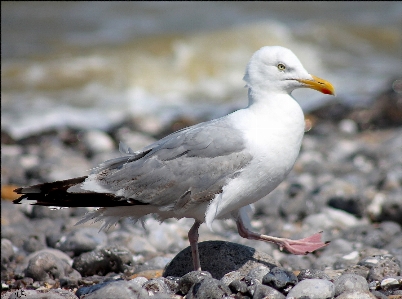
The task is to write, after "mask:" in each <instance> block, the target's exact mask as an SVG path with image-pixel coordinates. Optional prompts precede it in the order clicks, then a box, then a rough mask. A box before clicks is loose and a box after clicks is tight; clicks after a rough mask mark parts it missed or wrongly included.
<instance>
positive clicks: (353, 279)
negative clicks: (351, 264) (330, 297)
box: [334, 274, 369, 296]
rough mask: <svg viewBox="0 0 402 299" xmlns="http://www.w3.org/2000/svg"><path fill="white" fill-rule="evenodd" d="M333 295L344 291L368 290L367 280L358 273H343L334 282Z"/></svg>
mask: <svg viewBox="0 0 402 299" xmlns="http://www.w3.org/2000/svg"><path fill="white" fill-rule="evenodd" d="M334 285H335V296H338V295H340V294H342V293H344V292H352V291H361V292H368V291H369V286H368V283H367V281H366V280H365V279H364V278H363V277H362V276H360V275H356V274H343V275H341V276H340V277H339V278H338V279H337V280H335V282H334Z"/></svg>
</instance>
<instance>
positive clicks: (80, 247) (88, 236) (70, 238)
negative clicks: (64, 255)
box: [55, 227, 107, 256]
mask: <svg viewBox="0 0 402 299" xmlns="http://www.w3.org/2000/svg"><path fill="white" fill-rule="evenodd" d="M106 244H107V236H106V234H105V233H104V232H103V231H99V229H96V228H92V227H84V228H76V229H74V230H72V231H70V232H68V233H67V234H62V235H61V237H60V239H59V240H57V242H56V244H55V248H57V249H59V250H61V251H64V252H73V253H74V256H78V255H80V254H81V253H84V252H88V251H91V250H94V249H96V248H97V247H102V246H106Z"/></svg>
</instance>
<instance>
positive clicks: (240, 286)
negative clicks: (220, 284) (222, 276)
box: [229, 279, 247, 295]
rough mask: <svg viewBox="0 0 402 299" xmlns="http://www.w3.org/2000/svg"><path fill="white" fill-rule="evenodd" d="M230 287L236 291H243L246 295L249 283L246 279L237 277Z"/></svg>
mask: <svg viewBox="0 0 402 299" xmlns="http://www.w3.org/2000/svg"><path fill="white" fill-rule="evenodd" d="M229 289H230V290H231V291H232V292H233V293H234V294H236V293H241V294H242V295H245V294H246V293H247V284H246V282H245V281H242V280H238V279H235V280H233V281H232V282H231V283H230V284H229Z"/></svg>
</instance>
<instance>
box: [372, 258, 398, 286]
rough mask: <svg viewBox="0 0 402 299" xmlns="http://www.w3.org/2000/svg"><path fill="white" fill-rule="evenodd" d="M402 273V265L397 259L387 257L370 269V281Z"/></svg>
mask: <svg viewBox="0 0 402 299" xmlns="http://www.w3.org/2000/svg"><path fill="white" fill-rule="evenodd" d="M400 274H401V267H400V266H399V264H398V263H397V262H396V261H395V260H391V259H385V260H381V261H379V263H378V264H377V265H375V266H374V267H372V268H371V269H370V271H369V275H368V281H381V280H383V279H384V278H386V277H391V276H398V275H400Z"/></svg>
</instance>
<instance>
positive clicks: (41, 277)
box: [25, 252, 70, 281]
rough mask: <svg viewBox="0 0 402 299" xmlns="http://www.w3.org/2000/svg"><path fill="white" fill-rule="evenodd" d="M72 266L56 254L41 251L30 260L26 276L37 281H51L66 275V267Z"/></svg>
mask: <svg viewBox="0 0 402 299" xmlns="http://www.w3.org/2000/svg"><path fill="white" fill-rule="evenodd" d="M66 267H70V266H69V265H68V264H67V263H66V262H64V261H62V260H60V259H59V258H58V257H56V256H55V255H54V254H52V253H49V252H41V253H39V254H37V255H35V256H34V257H33V258H31V259H30V260H29V263H28V267H27V268H26V270H25V276H27V277H32V278H33V279H34V280H37V281H49V280H50V279H51V280H54V279H57V278H62V277H64V276H66V273H65V268H66Z"/></svg>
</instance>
